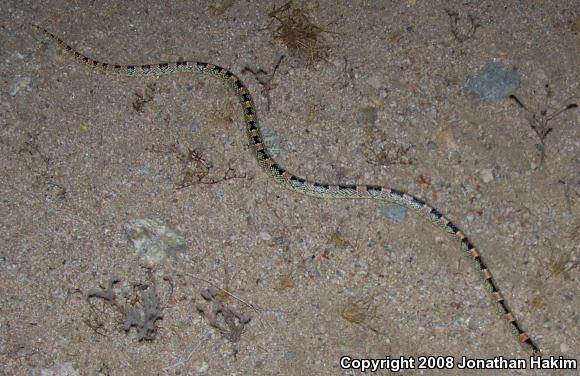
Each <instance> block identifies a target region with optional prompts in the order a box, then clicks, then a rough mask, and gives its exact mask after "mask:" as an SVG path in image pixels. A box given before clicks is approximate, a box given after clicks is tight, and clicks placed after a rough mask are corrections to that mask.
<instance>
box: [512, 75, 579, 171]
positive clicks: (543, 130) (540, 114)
mask: <svg viewBox="0 0 580 376" xmlns="http://www.w3.org/2000/svg"><path fill="white" fill-rule="evenodd" d="M544 88H545V90H546V98H549V97H551V96H552V91H551V89H550V86H549V85H547V84H546V85H545V86H544ZM510 98H511V99H513V100H514V101H515V102H516V103H517V104H518V106H520V108H522V109H524V110H525V111H526V113H527V114H526V120H527V121H528V123H529V124H530V127H531V128H532V130H533V131H534V133H536V136H538V139H539V141H540V143H539V144H538V145H537V148H538V149H539V152H540V162H539V163H537V164H534V166H533V169H534V170H537V169H538V168H540V167H541V166H542V164H543V163H544V159H545V158H546V146H545V140H546V137H547V136H548V134H550V132H552V130H553V127H552V126H550V124H549V123H550V122H551V121H552V120H553V119H554V118H556V117H558V116H559V115H561V114H562V113H564V112H566V111H568V110H571V109H574V108H578V104H577V103H568V104H567V105H565V106H564V107H562V108H560V109H558V110H554V111H552V112H550V113H548V109H547V108H543V109H541V110H540V111H531V110H530V109H529V108H528V107H527V106H526V105H525V104H524V103H523V102H522V101H521V100H520V99H519V98H518V97H516V96H515V95H513V94H512V95H510Z"/></svg>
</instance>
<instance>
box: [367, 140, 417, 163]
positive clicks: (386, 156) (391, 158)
mask: <svg viewBox="0 0 580 376" xmlns="http://www.w3.org/2000/svg"><path fill="white" fill-rule="evenodd" d="M410 150H411V145H408V146H401V145H396V144H389V145H385V144H384V143H382V144H381V145H380V146H379V147H372V146H371V147H369V146H368V145H367V146H365V151H364V153H365V156H366V161H367V162H368V163H370V164H372V165H373V166H377V167H388V166H394V165H412V164H413V159H412V158H410V157H409V156H408V153H409V151H410Z"/></svg>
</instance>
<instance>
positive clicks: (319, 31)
mask: <svg viewBox="0 0 580 376" xmlns="http://www.w3.org/2000/svg"><path fill="white" fill-rule="evenodd" d="M312 4H314V3H312ZM312 9H313V6H294V5H293V4H292V1H288V2H287V3H286V4H284V5H282V6H280V7H279V8H276V9H274V10H273V11H271V12H270V13H269V14H268V16H269V17H270V18H272V20H273V21H276V22H277V23H278V27H276V29H275V30H274V37H275V38H276V39H278V40H281V41H282V43H284V45H286V47H288V49H289V50H290V51H291V52H292V53H294V54H297V55H298V56H301V55H306V56H307V57H308V61H309V62H315V61H318V60H324V59H325V58H326V56H327V55H328V50H329V47H328V45H326V43H325V41H324V37H323V34H324V33H329V31H326V30H324V29H323V28H321V27H320V26H318V25H316V24H315V23H314V22H312V19H311V15H310V12H311V10H312Z"/></svg>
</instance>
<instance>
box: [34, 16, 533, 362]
mask: <svg viewBox="0 0 580 376" xmlns="http://www.w3.org/2000/svg"><path fill="white" fill-rule="evenodd" d="M32 26H33V27H34V28H36V29H37V30H39V31H40V32H42V33H43V34H44V35H45V36H47V37H48V38H49V39H51V40H53V41H55V42H56V43H58V45H59V46H60V47H61V48H63V49H64V50H65V51H66V52H68V53H70V54H71V55H72V56H73V57H74V58H75V59H76V60H78V61H80V62H81V63H83V64H86V65H88V66H90V67H93V68H97V69H100V70H102V71H104V72H110V73H115V74H119V75H128V76H160V75H165V74H169V73H185V72H189V73H201V74H207V75H211V76H215V77H218V78H220V79H221V80H222V81H224V82H225V83H227V84H228V85H229V86H230V87H232V88H233V89H234V91H235V93H236V94H237V96H238V99H239V101H240V103H241V105H242V107H243V111H244V120H245V124H246V135H247V136H248V141H249V144H250V147H251V149H252V151H253V153H254V156H255V157H256V160H257V161H258V164H259V165H260V166H261V167H262V168H263V169H264V171H266V173H268V174H269V175H270V176H271V177H272V178H273V179H274V180H275V181H276V182H277V183H278V184H280V185H281V186H282V187H284V188H287V189H289V190H292V191H294V192H299V193H302V194H305V195H309V196H315V197H321V198H338V199H375V200H382V201H388V202H393V203H396V204H398V205H401V206H403V207H406V208H409V209H412V210H414V211H416V212H418V213H420V214H422V215H423V216H425V217H426V218H428V219H429V220H430V221H431V222H432V223H433V224H435V225H436V226H439V227H442V228H443V229H444V230H445V232H446V233H447V234H448V235H450V236H452V237H453V238H455V239H456V240H458V241H459V242H460V244H461V250H462V251H463V252H464V253H465V254H466V255H467V256H468V257H469V258H470V259H471V260H472V263H473V265H474V268H475V269H476V270H477V271H478V272H479V273H480V275H481V278H482V281H483V284H484V286H485V288H486V289H487V290H488V291H489V293H490V294H491V295H492V297H493V300H494V303H495V306H496V308H497V310H498V311H499V312H500V314H501V315H502V316H503V317H504V319H505V320H506V321H507V323H508V325H509V327H510V330H511V332H512V333H513V334H514V335H515V336H516V337H517V339H518V341H519V342H520V343H521V344H523V345H524V346H526V347H527V348H528V349H530V350H531V351H532V352H533V353H535V354H540V349H539V347H538V346H537V345H536V343H535V342H534V341H533V340H532V339H531V338H530V336H529V335H528V334H527V333H526V332H525V331H524V330H522V328H521V326H520V324H519V323H518V321H517V320H516V318H515V315H514V314H513V313H512V312H511V310H510V309H509V308H508V305H507V303H506V301H505V298H504V296H503V295H502V293H501V292H500V291H499V289H498V287H497V285H496V283H495V282H494V280H493V278H492V275H491V272H490V271H489V269H488V268H487V266H486V264H485V263H484V262H483V259H482V257H481V255H480V253H479V251H478V250H477V249H476V248H475V246H474V245H473V244H472V243H471V242H470V241H469V240H468V239H467V237H466V236H465V234H464V233H463V232H462V231H461V230H459V228H458V227H457V226H455V225H454V224H453V223H452V222H451V221H450V220H449V219H447V218H446V217H445V216H444V215H443V214H441V212H439V211H438V210H437V209H435V208H433V207H431V206H429V205H428V204H426V203H425V202H424V201H423V200H421V199H419V198H417V197H414V196H412V195H410V194H408V193H405V192H402V191H399V190H396V189H392V188H388V187H384V186H379V185H368V184H356V185H354V184H346V185H345V184H342V185H330V184H323V183H319V182H314V181H308V180H306V179H303V178H301V177H298V176H296V175H294V174H293V173H291V172H289V171H288V170H286V169H284V168H282V167H281V166H280V165H279V164H278V163H277V162H276V161H275V160H274V159H273V158H272V157H271V155H270V152H269V151H268V149H267V148H266V146H265V144H264V141H263V137H262V134H261V132H260V126H259V125H258V118H257V115H256V109H255V106H254V102H253V100H252V97H251V95H250V93H249V91H248V89H247V87H246V86H245V85H244V83H243V82H242V81H241V80H240V79H239V78H238V77H237V76H236V75H235V74H233V73H232V72H230V71H229V70H227V69H224V68H222V67H219V66H217V65H213V64H208V63H202V62H187V61H179V62H174V63H161V64H145V65H121V64H108V63H102V62H100V61H96V60H93V59H91V58H89V57H87V56H85V55H83V54H82V53H80V52H78V51H76V50H75V49H74V48H72V47H71V46H69V45H68V44H66V43H65V42H64V41H63V40H62V39H60V38H58V37H57V36H55V35H54V34H52V33H51V32H49V31H48V30H46V29H44V28H42V27H40V26H38V25H35V24H32Z"/></svg>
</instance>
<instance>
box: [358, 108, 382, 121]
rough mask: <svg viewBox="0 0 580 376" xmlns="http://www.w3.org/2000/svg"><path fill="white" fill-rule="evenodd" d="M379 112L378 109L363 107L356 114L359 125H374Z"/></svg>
mask: <svg viewBox="0 0 580 376" xmlns="http://www.w3.org/2000/svg"><path fill="white" fill-rule="evenodd" d="M378 113H379V110H378V109H377V108H376V107H363V108H361V109H360V110H359V111H358V113H357V114H356V120H357V123H358V124H359V125H374V124H375V123H376V121H377V119H378Z"/></svg>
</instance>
